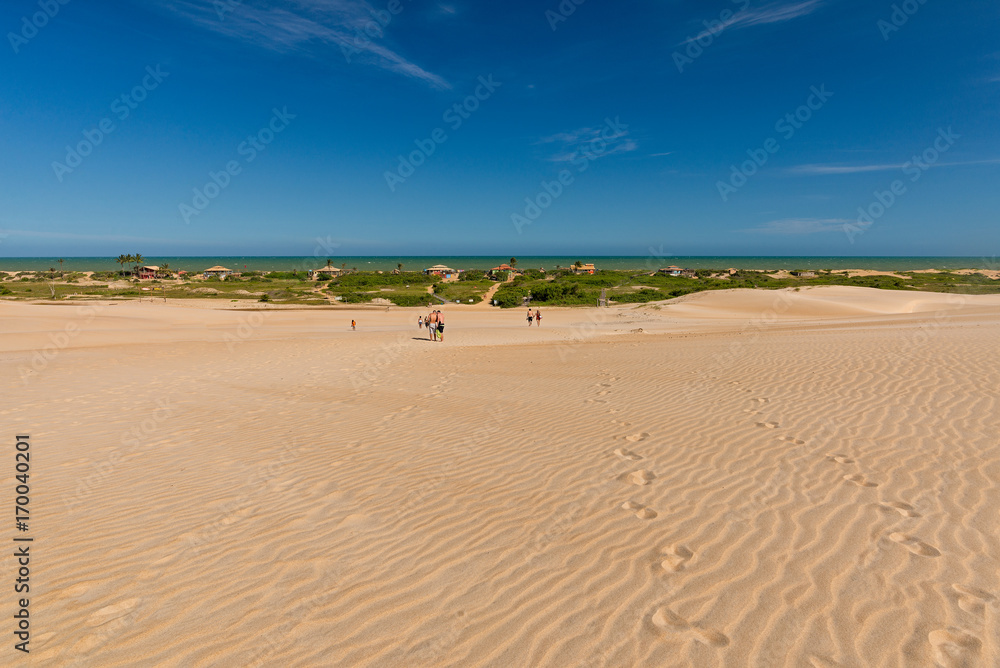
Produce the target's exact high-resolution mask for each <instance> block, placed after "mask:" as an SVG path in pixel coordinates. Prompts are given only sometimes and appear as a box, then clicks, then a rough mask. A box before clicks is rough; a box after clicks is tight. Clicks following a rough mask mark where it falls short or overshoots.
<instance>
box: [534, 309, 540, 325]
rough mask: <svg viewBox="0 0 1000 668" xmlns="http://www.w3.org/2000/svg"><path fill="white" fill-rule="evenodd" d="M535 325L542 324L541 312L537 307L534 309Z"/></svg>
mask: <svg viewBox="0 0 1000 668" xmlns="http://www.w3.org/2000/svg"><path fill="white" fill-rule="evenodd" d="M535 326H536V327H541V326H542V312H541V311H539V310H538V309H535Z"/></svg>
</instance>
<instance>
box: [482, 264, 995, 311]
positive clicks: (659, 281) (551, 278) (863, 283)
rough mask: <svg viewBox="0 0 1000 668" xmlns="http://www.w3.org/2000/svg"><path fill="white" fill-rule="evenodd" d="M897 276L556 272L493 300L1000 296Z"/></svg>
mask: <svg viewBox="0 0 1000 668" xmlns="http://www.w3.org/2000/svg"><path fill="white" fill-rule="evenodd" d="M897 274H898V276H903V277H904V278H898V277H897V276H858V277H855V278H849V277H848V276H847V275H846V274H842V273H832V272H829V271H817V272H816V276H814V277H808V278H807V277H787V278H773V277H771V276H769V275H768V274H766V273H765V272H762V271H749V270H741V271H737V272H736V273H735V274H733V275H732V276H730V275H729V273H728V271H725V270H721V269H715V270H712V269H700V270H698V271H697V272H696V276H697V278H684V277H680V276H667V275H665V274H658V273H657V274H653V275H650V274H649V272H628V271H598V272H597V273H595V274H593V275H589V274H581V275H574V274H572V273H567V272H565V271H554V272H550V273H549V274H547V275H545V278H540V276H541V275H540V274H538V272H535V275H531V274H526V275H524V276H519V277H518V278H516V279H514V281H512V282H511V283H508V284H505V285H504V286H503V287H501V288H500V289H499V290H498V291H497V293H496V296H495V297H494V299H496V300H497V301H498V302H499V304H500V306H501V307H502V308H513V307H519V306H522V304H523V298H524V297H525V296H527V295H529V294H530V295H531V303H532V304H539V305H540V304H547V305H553V306H555V305H560V306H574V305H596V304H597V300H598V299H599V298H600V294H601V289H602V288H603V289H605V290H607V295H608V299H609V301H611V302H612V303H619V304H628V303H643V302H649V301H657V300H661V299H670V298H673V297H680V296H683V295H686V294H691V293H693V292H700V291H703V290H726V289H732V288H763V289H769V290H776V289H780V288H801V287H807V286H817V285H851V286H859V287H868V288H879V289H882V290H912V291H930V292H948V293H962V294H987V293H1000V281H998V280H991V279H989V278H987V277H986V276H984V275H982V274H972V275H962V274H955V273H952V272H942V273H931V274H928V273H918V272H897Z"/></svg>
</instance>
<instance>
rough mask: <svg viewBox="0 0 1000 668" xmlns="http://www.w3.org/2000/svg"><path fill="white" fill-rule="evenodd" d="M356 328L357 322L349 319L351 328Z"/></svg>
mask: <svg viewBox="0 0 1000 668" xmlns="http://www.w3.org/2000/svg"><path fill="white" fill-rule="evenodd" d="M357 328H358V323H356V322H355V321H353V320H351V329H353V330H356V329H357Z"/></svg>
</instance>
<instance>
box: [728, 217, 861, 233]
mask: <svg viewBox="0 0 1000 668" xmlns="http://www.w3.org/2000/svg"><path fill="white" fill-rule="evenodd" d="M848 222H850V221H849V220H847V219H846V218H783V219H781V220H772V221H770V222H767V223H764V224H763V225H761V226H760V227H754V228H751V229H749V230H745V231H747V232H754V233H757V234H821V233H823V232H840V231H842V230H843V225H844V223H848Z"/></svg>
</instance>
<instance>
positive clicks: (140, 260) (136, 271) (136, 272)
mask: <svg viewBox="0 0 1000 668" xmlns="http://www.w3.org/2000/svg"><path fill="white" fill-rule="evenodd" d="M145 261H146V258H144V257H143V256H142V255H140V254H139V253H136V254H135V255H133V256H132V262H134V263H135V268H134V271H133V274H134V275H136V276H138V275H139V265H140V264H142V263H143V262H145Z"/></svg>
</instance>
